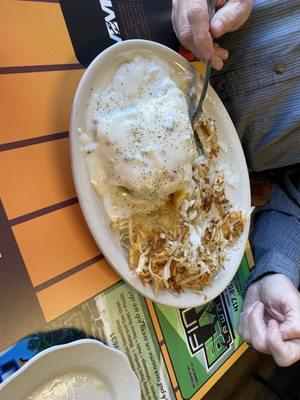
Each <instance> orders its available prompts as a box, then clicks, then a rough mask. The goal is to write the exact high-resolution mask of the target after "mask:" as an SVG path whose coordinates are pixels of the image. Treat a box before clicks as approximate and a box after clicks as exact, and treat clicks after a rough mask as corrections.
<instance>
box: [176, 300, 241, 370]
mask: <svg viewBox="0 0 300 400" xmlns="http://www.w3.org/2000/svg"><path fill="white" fill-rule="evenodd" d="M180 318H181V322H182V325H183V328H184V332H185V336H186V341H187V344H188V348H189V351H190V353H191V354H192V355H195V354H197V353H199V352H200V351H203V352H204V356H205V360H206V364H207V368H208V369H209V368H211V367H212V365H213V364H214V363H215V362H216V361H217V360H218V359H219V358H220V357H221V356H222V355H223V354H224V353H225V352H226V351H227V350H229V349H230V347H231V345H232V344H233V340H234V332H233V329H232V326H231V323H230V320H229V318H228V317H227V310H226V307H225V306H224V301H223V297H222V295H221V296H219V297H217V298H216V299H215V300H213V301H212V302H210V303H209V304H207V305H206V306H201V307H196V308H189V309H186V310H180Z"/></svg>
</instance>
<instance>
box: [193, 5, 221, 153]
mask: <svg viewBox="0 0 300 400" xmlns="http://www.w3.org/2000/svg"><path fill="white" fill-rule="evenodd" d="M216 3H217V1H216V0H211V1H208V4H207V7H208V18H209V21H210V20H211V18H212V16H213V15H214V11H215V8H216ZM210 71H211V60H208V61H206V63H205V74H204V80H203V86H202V90H201V95H200V99H199V103H198V106H197V108H196V109H195V110H194V111H193V112H191V114H190V120H191V123H192V127H193V126H194V121H195V118H196V117H197V115H199V114H200V113H202V112H203V108H202V107H203V101H204V99H205V96H206V91H207V87H208V83H209V78H210ZM194 138H195V142H196V145H197V147H198V149H199V150H201V152H202V145H201V142H200V139H199V137H198V135H197V133H196V131H195V130H194Z"/></svg>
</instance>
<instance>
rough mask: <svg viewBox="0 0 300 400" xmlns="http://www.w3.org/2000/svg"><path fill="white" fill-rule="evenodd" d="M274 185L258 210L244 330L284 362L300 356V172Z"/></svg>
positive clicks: (250, 339)
mask: <svg viewBox="0 0 300 400" xmlns="http://www.w3.org/2000/svg"><path fill="white" fill-rule="evenodd" d="M299 172H300V171H299V168H298V171H297V170H296V169H295V170H294V171H293V172H290V173H288V174H287V175H285V176H284V177H283V178H280V179H278V180H277V182H274V183H273V185H272V192H271V201H270V203H269V204H268V205H267V206H264V207H262V208H261V209H260V210H259V212H258V213H257V214H256V217H255V221H254V225H255V226H254V232H253V235H252V245H253V250H254V256H255V257H254V258H255V263H256V267H255V270H254V271H253V272H252V273H251V275H250V278H249V282H248V284H249V287H248V290H247V293H246V297H245V301H244V307H243V312H242V313H241V315H240V319H239V326H238V331H239V334H240V335H241V336H242V337H244V339H245V340H246V341H247V342H249V343H251V344H252V345H253V347H254V348H255V349H256V350H258V351H261V352H264V353H268V354H272V356H273V357H274V359H275V361H276V362H277V364H278V365H280V366H288V365H291V364H293V363H294V362H296V361H298V360H299V359H300V294H299V292H298V286H299V271H300V173H299Z"/></svg>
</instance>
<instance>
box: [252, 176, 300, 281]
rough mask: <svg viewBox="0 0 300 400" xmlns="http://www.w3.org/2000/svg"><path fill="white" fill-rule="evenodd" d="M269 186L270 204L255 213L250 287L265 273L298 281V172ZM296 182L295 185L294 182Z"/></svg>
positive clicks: (299, 195) (299, 236)
mask: <svg viewBox="0 0 300 400" xmlns="http://www.w3.org/2000/svg"><path fill="white" fill-rule="evenodd" d="M294 178H296V180H295V182H294V181H292V179H291V176H290V175H287V176H285V177H284V178H282V179H280V180H278V181H277V182H273V183H272V189H271V201H270V203H269V204H267V205H266V206H264V207H262V208H261V209H260V210H258V212H257V213H256V216H255V219H254V229H253V232H252V235H251V241H252V248H253V252H254V259H255V269H254V271H253V272H252V273H251V275H250V277H249V281H248V283H249V284H251V283H253V282H254V281H256V280H257V279H259V278H261V277H262V276H264V275H266V274H268V273H281V274H284V275H286V276H287V277H288V278H289V279H290V280H291V281H292V282H293V284H294V285H295V287H297V288H298V286H299V281H300V187H299V186H300V185H299V178H298V179H297V172H296V174H294ZM297 180H298V182H297Z"/></svg>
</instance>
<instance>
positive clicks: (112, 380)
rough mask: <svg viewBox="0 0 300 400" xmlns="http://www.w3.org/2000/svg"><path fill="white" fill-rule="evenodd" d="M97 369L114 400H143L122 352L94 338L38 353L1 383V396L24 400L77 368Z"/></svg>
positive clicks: (95, 370)
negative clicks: (40, 387)
mask: <svg viewBox="0 0 300 400" xmlns="http://www.w3.org/2000/svg"><path fill="white" fill-rule="evenodd" d="M77 368H80V369H85V368H86V369H88V370H91V369H92V370H93V371H94V372H95V373H96V374H97V375H99V379H100V380H102V381H103V382H104V383H106V384H107V387H108V388H109V389H110V390H111V397H112V399H114V400H133V399H134V400H139V399H140V398H141V394H140V386H139V382H138V379H137V377H136V376H135V374H134V372H133V371H132V369H131V366H130V364H129V362H128V359H127V357H126V356H125V354H123V353H122V352H121V351H119V350H116V349H113V348H111V347H108V346H105V345H104V344H102V343H101V342H98V341H97V340H92V339H82V340H77V341H76V342H72V343H68V344H65V345H61V346H54V347H50V348H49V349H47V350H44V351H42V352H41V353H39V354H37V355H36V356H34V357H33V358H32V359H31V360H30V361H28V362H27V363H26V364H25V365H24V366H23V367H22V368H20V369H19V370H18V371H17V372H16V373H14V374H13V375H11V376H10V377H9V378H8V379H7V380H6V381H4V382H3V383H2V384H1V385H0V399H3V400H24V399H25V398H26V396H28V395H29V394H30V393H32V392H34V391H35V390H36V389H37V388H38V387H39V386H41V385H43V384H44V383H46V382H47V381H49V380H51V379H53V378H55V377H56V376H58V375H60V374H63V373H67V372H70V371H74V369H77Z"/></svg>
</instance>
